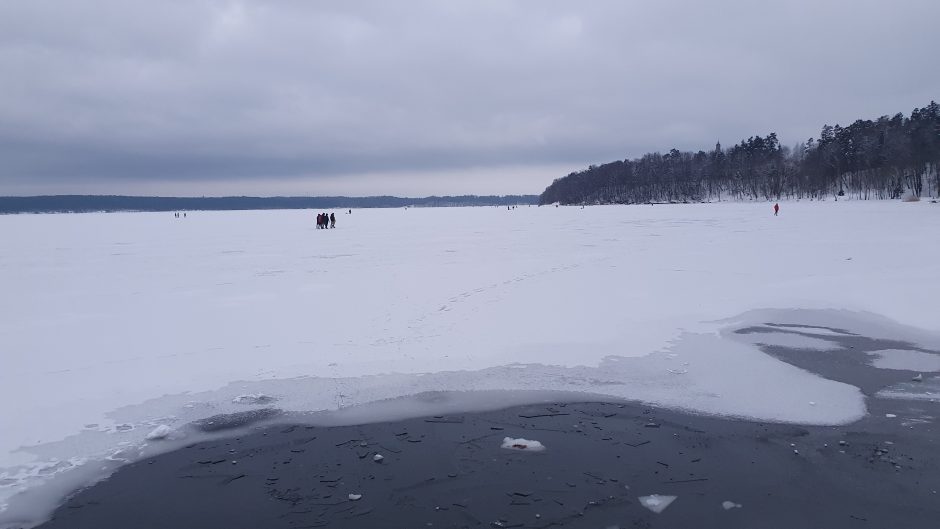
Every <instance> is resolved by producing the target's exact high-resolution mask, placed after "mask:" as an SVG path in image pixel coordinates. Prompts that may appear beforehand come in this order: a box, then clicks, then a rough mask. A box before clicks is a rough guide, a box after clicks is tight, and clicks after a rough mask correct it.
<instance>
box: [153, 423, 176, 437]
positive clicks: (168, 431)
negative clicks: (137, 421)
mask: <svg viewBox="0 0 940 529" xmlns="http://www.w3.org/2000/svg"><path fill="white" fill-rule="evenodd" d="M172 434H173V428H170V427H169V426H167V425H165V424H161V425H160V426H157V427H156V428H154V429H153V430H151V431H150V433H148V434H147V440H148V441H157V440H160V439H166V438H167V437H170V435H172Z"/></svg>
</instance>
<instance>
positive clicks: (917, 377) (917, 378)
mask: <svg viewBox="0 0 940 529" xmlns="http://www.w3.org/2000/svg"><path fill="white" fill-rule="evenodd" d="M911 380H913V381H914V382H923V381H924V375H923V374H922V373H917V374H916V375H914V376H913V377H911Z"/></svg>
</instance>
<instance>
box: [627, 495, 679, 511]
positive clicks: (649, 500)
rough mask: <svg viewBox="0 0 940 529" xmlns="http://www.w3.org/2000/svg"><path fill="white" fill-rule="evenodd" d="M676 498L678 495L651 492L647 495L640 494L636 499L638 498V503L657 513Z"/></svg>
mask: <svg viewBox="0 0 940 529" xmlns="http://www.w3.org/2000/svg"><path fill="white" fill-rule="evenodd" d="M676 498H678V496H666V495H660V494H652V495H649V496H640V497H639V498H637V499H638V500H640V505H642V506H644V507H646V508H647V509H649V510H651V511H653V512H655V513H656V514H659V513H661V512H663V511H664V510H666V507H669V505H670V504H671V503H672V502H674V501H676Z"/></svg>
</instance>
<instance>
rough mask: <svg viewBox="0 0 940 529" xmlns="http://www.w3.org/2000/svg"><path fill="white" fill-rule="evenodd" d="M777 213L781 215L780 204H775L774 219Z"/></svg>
mask: <svg viewBox="0 0 940 529" xmlns="http://www.w3.org/2000/svg"><path fill="white" fill-rule="evenodd" d="M777 213H780V204H774V217H776V216H777Z"/></svg>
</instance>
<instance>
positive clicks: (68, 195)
mask: <svg viewBox="0 0 940 529" xmlns="http://www.w3.org/2000/svg"><path fill="white" fill-rule="evenodd" d="M538 196H539V194H538V193H506V194H488V195H477V194H474V193H465V194H461V195H422V196H403V195H387V194H384V195H123V194H115V195H112V194H100V193H97V194H79V193H60V194H44V195H0V199H25V198H172V199H218V198H256V199H271V198H290V199H297V198H331V199H334V198H397V199H427V198H494V197H495V198H505V197H526V198H528V197H538Z"/></svg>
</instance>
